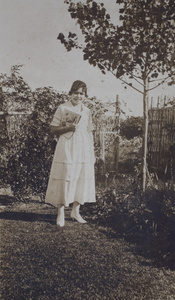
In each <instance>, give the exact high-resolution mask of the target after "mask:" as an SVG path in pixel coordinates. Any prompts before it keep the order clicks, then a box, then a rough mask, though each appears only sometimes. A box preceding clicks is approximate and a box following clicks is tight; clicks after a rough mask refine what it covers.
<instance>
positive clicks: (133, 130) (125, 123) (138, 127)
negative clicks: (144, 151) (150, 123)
mask: <svg viewBox="0 0 175 300" xmlns="http://www.w3.org/2000/svg"><path fill="white" fill-rule="evenodd" d="M120 134H121V136H122V137H125V138H126V139H128V140H130V139H133V138H134V137H142V134H143V118H142V117H130V118H127V119H126V120H122V121H121V124H120Z"/></svg>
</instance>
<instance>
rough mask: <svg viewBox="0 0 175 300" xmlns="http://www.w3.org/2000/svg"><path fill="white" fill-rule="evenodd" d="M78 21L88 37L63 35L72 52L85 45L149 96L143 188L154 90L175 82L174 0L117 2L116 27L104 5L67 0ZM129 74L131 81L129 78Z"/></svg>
mask: <svg viewBox="0 0 175 300" xmlns="http://www.w3.org/2000/svg"><path fill="white" fill-rule="evenodd" d="M65 2H66V3H67V4H68V11H69V12H70V15H71V17H72V18H73V19H76V20H77V24H78V25H79V27H80V29H81V32H82V35H83V37H84V41H83V42H80V41H79V39H78V36H77V34H76V33H72V32H69V34H68V36H67V37H65V36H64V34H63V33H59V35H58V39H59V40H60V41H61V43H62V44H64V46H65V47H66V49H67V51H70V50H71V49H73V48H77V49H81V50H82V51H83V53H84V60H88V62H89V63H90V64H91V65H93V66H97V67H98V68H100V70H101V72H102V73H104V74H105V73H106V72H107V71H109V72H111V73H112V74H113V75H114V76H115V77H116V78H118V79H120V80H121V81H122V82H123V83H124V84H126V85H129V86H130V87H131V88H133V89H135V90H136V91H138V92H139V93H141V94H142V96H143V114H144V134H143V168H142V173H143V190H145V186H146V168H147V166H146V156H147V132H148V92H149V91H150V90H152V89H155V88H156V87H158V86H159V85H161V84H162V83H164V82H165V81H166V80H168V79H171V82H173V81H174V79H173V78H174V74H175V73H174V66H175V63H174V58H175V47H174V40H175V36H174V27H175V26H174V24H175V3H174V1H173V0H117V1H116V3H117V4H116V5H117V6H118V8H119V7H120V5H121V6H122V7H121V8H120V9H119V14H120V18H119V19H120V23H119V25H115V24H113V23H112V22H111V17H110V15H109V14H108V13H107V10H106V9H105V7H104V4H103V3H100V4H98V3H97V2H96V1H93V0H87V1H85V2H84V3H83V2H77V3H74V1H72V0H68V1H65ZM125 78H127V79H125Z"/></svg>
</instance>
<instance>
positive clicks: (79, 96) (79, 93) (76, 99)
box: [71, 88, 85, 105]
mask: <svg viewBox="0 0 175 300" xmlns="http://www.w3.org/2000/svg"><path fill="white" fill-rule="evenodd" d="M84 96H85V93H84V91H83V88H79V89H78V90H76V91H75V92H73V93H72V99H71V102H72V104H73V105H78V104H80V103H81V102H82V101H83V99H84Z"/></svg>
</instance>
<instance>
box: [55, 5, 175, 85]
mask: <svg viewBox="0 0 175 300" xmlns="http://www.w3.org/2000/svg"><path fill="white" fill-rule="evenodd" d="M66 2H67V4H68V6H69V7H68V11H69V12H70V15H71V17H72V18H73V19H76V20H77V23H78V25H79V27H80V29H81V32H82V34H83V36H84V42H83V44H79V43H78V37H77V35H76V34H75V33H71V32H69V35H68V37H67V38H66V37H65V36H64V34H63V33H60V34H59V35H58V39H59V40H60V41H61V43H62V44H64V46H65V47H66V49H67V50H68V51H70V50H71V49H72V48H74V47H75V48H80V49H82V51H83V53H84V59H85V60H88V61H89V63H90V64H91V65H93V66H98V68H99V69H100V70H101V71H102V73H106V71H110V72H112V73H113V74H114V75H115V76H116V77H117V78H121V77H122V76H123V75H124V74H125V75H128V78H130V82H128V84H129V85H130V86H131V87H133V81H132V79H135V82H136V83H137V82H138V81H139V80H141V81H144V80H145V78H148V80H149V81H150V82H151V78H157V77H158V76H159V73H162V74H164V73H165V72H167V73H168V76H171V75H173V68H174V55H175V52H174V46H173V45H174V31H173V30H174V21H173V19H174V11H175V4H174V1H172V0H167V1H153V0H151V1H143V0H142V1H141V0H139V1H136V0H134V1H126V0H122V1H117V3H118V4H117V5H118V6H119V5H122V8H121V9H119V13H120V24H121V25H120V26H119V25H115V24H112V23H111V18H110V15H109V14H108V13H107V10H106V9H105V7H104V4H103V3H100V4H98V3H97V2H96V1H86V3H83V2H78V3H74V1H72V0H69V1H66ZM123 80H124V79H123ZM124 81H125V80H124ZM141 81H140V84H141ZM156 86H157V83H156ZM156 86H155V87H156ZM136 88H137V85H136Z"/></svg>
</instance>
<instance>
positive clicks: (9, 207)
mask: <svg viewBox="0 0 175 300" xmlns="http://www.w3.org/2000/svg"><path fill="white" fill-rule="evenodd" d="M122 186H123V185H122V182H121V184H120V186H118V192H115V193H114V190H113V189H110V190H106V191H103V192H102V191H100V190H99V191H97V203H96V204H89V205H88V204H86V205H85V206H84V207H82V215H83V216H84V217H85V218H86V220H87V221H88V223H87V224H78V223H76V222H72V221H71V219H70V208H69V209H67V210H66V225H65V227H63V228H59V227H57V226H56V225H55V221H56V213H57V211H56V208H54V207H52V206H49V205H46V204H45V203H39V202H34V201H33V202H32V201H27V202H26V203H22V202H17V201H15V199H13V198H10V199H9V201H8V203H7V201H6V205H3V207H1V213H0V217H1V237H2V239H1V278H2V279H1V299H3V300H9V299H32V300H33V299H44V300H45V299H46V300H47V299H49V300H50V299H54V300H55V299H66V300H69V299H92V300H93V299H95V300H96V299H104V300H105V299H106V300H109V299H117V300H130V299H131V300H136V299H138V300H142V299H143V300H145V299H146V300H156V299H157V300H158V299H159V300H165V299H166V300H173V299H175V298H174V295H175V286H174V282H175V273H174V269H175V268H174V267H173V262H174V257H173V256H172V253H171V251H170V250H171V247H173V243H172V240H171V237H172V236H171V234H173V229H172V233H171V230H170V228H169V226H170V225H171V226H172V224H173V223H170V224H168V223H167V220H169V221H170V220H171V222H173V221H172V219H173V215H172V217H171V218H169V219H166V220H164V221H162V222H163V224H164V229H163V230H162V231H161V230H160V228H161V227H160V228H159V224H157V227H156V228H151V226H150V224H151V223H149V224H148V221H147V223H144V222H142V228H141V227H140V223H139V222H138V215H140V213H141V211H142V215H141V219H139V220H143V219H144V218H145V217H146V220H151V218H152V217H153V214H154V213H155V212H156V211H157V207H155V210H151V208H152V207H151V208H150V207H149V208H148V207H146V208H145V207H144V208H143V206H142V205H141V203H140V202H139V201H138V199H141V198H138V193H135V194H132V193H131V192H130V191H129V183H128V186H127V189H126V182H125V185H124V186H125V190H124V189H123V188H122ZM116 190H117V189H116ZM133 195H135V197H136V195H137V199H136V198H135V200H134V196H133ZM3 199H4V196H3V197H2V199H1V200H2V201H1V202H2V203H3V201H4V200H3ZM157 199H158V198H157ZM136 200H137V205H136ZM150 201H151V200H150ZM157 201H158V200H157ZM148 202H149V201H148ZM4 203H5V201H4ZM4 203H3V204H4ZM105 203H106V204H105ZM128 203H129V204H128ZM114 204H115V206H116V208H115V209H114ZM142 204H143V203H142ZM145 209H146V210H145ZM147 210H149V211H147ZM144 211H145V214H147V215H144V213H143V212H144ZM165 215H166V214H164V215H163V216H164V217H165ZM167 218H168V217H167ZM144 224H145V227H144V226H143V225H144ZM146 225H147V226H146ZM148 225H149V226H148ZM165 225H166V226H165ZM171 226H170V227H171ZM161 232H162V234H163V235H161V234H160V233H161ZM165 233H166V234H168V235H170V236H171V237H170V236H169V238H168V239H167V236H166V234H165ZM163 236H164V238H165V241H164V240H162V237H163ZM167 241H169V243H170V245H169V248H166V252H165V253H161V255H158V253H159V251H160V252H161V251H162V247H161V245H162V244H165V242H166V243H167ZM167 249H169V250H168V252H167ZM164 255H165V257H164V259H162V257H163V256H164ZM170 262H171V264H170Z"/></svg>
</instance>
